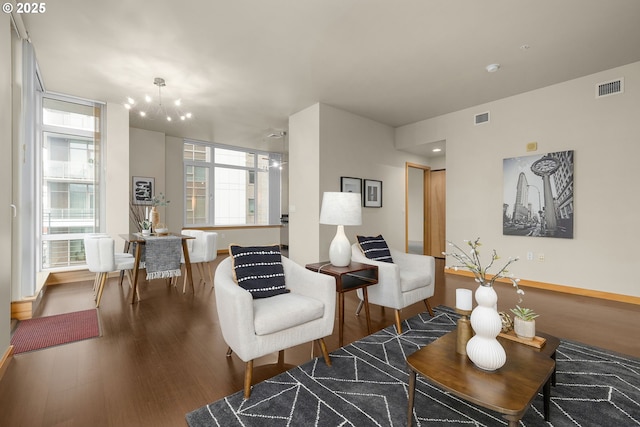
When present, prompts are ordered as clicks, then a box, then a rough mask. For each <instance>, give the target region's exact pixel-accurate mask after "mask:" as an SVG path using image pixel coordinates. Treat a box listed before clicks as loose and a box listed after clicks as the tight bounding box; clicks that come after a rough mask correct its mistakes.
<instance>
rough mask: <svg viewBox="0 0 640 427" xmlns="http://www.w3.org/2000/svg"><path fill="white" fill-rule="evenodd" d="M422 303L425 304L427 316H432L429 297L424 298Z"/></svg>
mask: <svg viewBox="0 0 640 427" xmlns="http://www.w3.org/2000/svg"><path fill="white" fill-rule="evenodd" d="M424 305H426V306H427V311H428V312H429V316H431V317H434V316H435V315H434V314H433V310H432V309H431V304H429V298H427V299H425V300H424Z"/></svg>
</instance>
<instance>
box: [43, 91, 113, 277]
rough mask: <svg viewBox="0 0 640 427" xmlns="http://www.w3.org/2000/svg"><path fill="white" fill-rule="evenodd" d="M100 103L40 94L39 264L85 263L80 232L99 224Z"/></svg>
mask: <svg viewBox="0 0 640 427" xmlns="http://www.w3.org/2000/svg"><path fill="white" fill-rule="evenodd" d="M100 119H101V108H100V105H97V104H95V103H92V102H86V101H82V100H77V99H72V98H68V97H62V96H54V95H48V94H45V95H43V98H42V147H41V158H42V163H41V174H40V175H41V185H40V191H41V200H42V203H41V209H40V224H41V227H40V229H41V248H40V257H41V266H42V268H43V269H56V268H62V267H71V266H75V265H83V264H85V257H84V245H83V238H84V236H85V234H87V233H94V232H97V231H99V229H100V226H99V224H100V210H99V206H100V203H99V197H96V195H99V194H100V191H99V189H100V182H101V180H100V168H99V167H98V166H99V162H98V159H100V135H101V132H100V124H101V123H102V120H100Z"/></svg>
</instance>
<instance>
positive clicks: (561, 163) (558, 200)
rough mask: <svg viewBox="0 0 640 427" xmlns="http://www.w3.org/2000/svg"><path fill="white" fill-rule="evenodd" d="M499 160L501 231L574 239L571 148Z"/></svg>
mask: <svg viewBox="0 0 640 427" xmlns="http://www.w3.org/2000/svg"><path fill="white" fill-rule="evenodd" d="M502 163H503V164H502V166H503V181H504V185H503V203H502V234H503V235H508V236H527V237H555V238H564V239H573V215H574V200H573V150H569V151H558V152H555V153H547V154H536V155H532V156H523V157H514V158H510V159H504V160H503V162H502Z"/></svg>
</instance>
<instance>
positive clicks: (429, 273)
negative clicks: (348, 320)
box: [351, 243, 436, 334]
mask: <svg viewBox="0 0 640 427" xmlns="http://www.w3.org/2000/svg"><path fill="white" fill-rule="evenodd" d="M389 251H390V252H391V257H392V258H393V263H388V262H380V261H374V260H371V259H369V258H367V257H366V256H365V255H364V254H363V253H362V251H361V250H360V246H359V245H358V244H357V243H355V244H353V245H352V246H351V259H352V261H355V262H361V263H364V264H371V265H377V266H378V284H377V285H373V286H369V287H368V288H367V294H368V295H367V296H368V300H369V302H370V303H372V304H377V305H381V306H383V307H389V308H393V309H394V310H395V317H396V319H395V320H396V330H397V331H398V333H399V334H401V333H402V323H401V321H400V310H402V309H403V308H405V307H408V306H410V305H411V304H415V303H416V302H418V301H421V300H422V301H424V304H425V306H426V307H427V310H428V311H429V314H430V315H431V316H433V310H432V309H431V305H430V304H429V298H430V297H432V296H433V293H434V290H435V272H436V269H435V258H433V257H432V256H427V255H416V254H407V253H404V252H400V251H398V250H395V249H391V248H389ZM357 293H358V297H359V298H360V305H359V306H358V310H357V311H356V314H358V313H359V312H360V309H361V308H362V303H363V295H362V291H361V290H360V289H358V290H357Z"/></svg>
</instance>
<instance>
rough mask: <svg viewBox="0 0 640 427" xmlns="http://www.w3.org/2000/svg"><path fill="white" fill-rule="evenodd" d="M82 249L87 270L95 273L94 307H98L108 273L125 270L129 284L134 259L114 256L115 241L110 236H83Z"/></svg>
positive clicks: (130, 282)
mask: <svg viewBox="0 0 640 427" xmlns="http://www.w3.org/2000/svg"><path fill="white" fill-rule="evenodd" d="M84 250H85V257H86V261H87V267H88V268H89V271H91V272H93V273H96V280H95V285H94V287H95V288H96V289H95V300H96V307H99V306H100V300H101V299H102V293H103V291H104V286H105V284H106V282H107V278H108V276H109V273H111V272H114V271H126V273H127V277H128V279H129V284H132V278H131V270H133V266H134V264H135V259H134V258H133V257H127V256H118V257H116V252H115V242H114V240H113V239H112V238H111V237H85V239H84Z"/></svg>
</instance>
